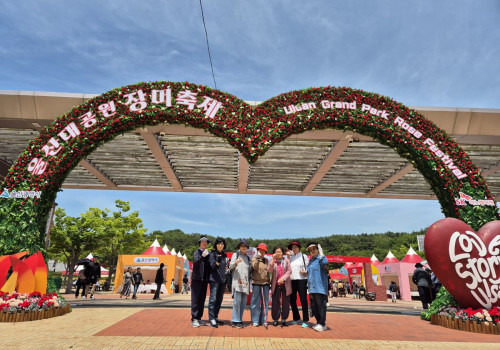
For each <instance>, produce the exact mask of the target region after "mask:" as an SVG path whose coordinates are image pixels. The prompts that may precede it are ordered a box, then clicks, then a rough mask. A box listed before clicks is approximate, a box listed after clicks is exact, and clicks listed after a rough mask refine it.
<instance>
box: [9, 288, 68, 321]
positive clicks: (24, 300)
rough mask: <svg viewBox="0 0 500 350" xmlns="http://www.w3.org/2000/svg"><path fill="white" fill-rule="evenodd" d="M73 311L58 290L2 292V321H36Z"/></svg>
mask: <svg viewBox="0 0 500 350" xmlns="http://www.w3.org/2000/svg"><path fill="white" fill-rule="evenodd" d="M70 311H71V308H70V305H69V304H68V303H67V302H66V300H64V298H61V297H60V296H59V295H58V294H57V293H56V292H53V293H47V294H43V295H42V294H40V293H38V292H35V293H29V294H19V293H14V294H8V293H4V292H0V322H22V321H34V320H41V319H44V318H51V317H55V316H61V315H64V314H66V313H68V312H70Z"/></svg>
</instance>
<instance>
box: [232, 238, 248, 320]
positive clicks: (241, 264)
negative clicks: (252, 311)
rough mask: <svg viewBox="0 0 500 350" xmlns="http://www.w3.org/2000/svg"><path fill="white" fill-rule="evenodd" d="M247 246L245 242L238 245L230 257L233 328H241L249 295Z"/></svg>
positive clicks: (242, 241)
mask: <svg viewBox="0 0 500 350" xmlns="http://www.w3.org/2000/svg"><path fill="white" fill-rule="evenodd" d="M248 248H249V245H248V242H247V241H245V240H241V241H240V243H239V244H238V251H237V252H236V253H234V254H233V256H232V257H231V263H230V264H229V269H230V270H231V271H233V282H232V291H231V292H232V294H233V298H234V302H233V319H232V321H233V324H232V326H233V327H236V328H243V312H244V311H245V305H246V303H247V298H248V294H250V267H251V266H250V259H249V258H248V256H247V251H248Z"/></svg>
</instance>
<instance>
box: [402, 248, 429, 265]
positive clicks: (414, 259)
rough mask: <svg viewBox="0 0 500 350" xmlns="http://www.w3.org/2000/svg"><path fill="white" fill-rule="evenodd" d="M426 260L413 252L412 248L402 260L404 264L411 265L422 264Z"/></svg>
mask: <svg viewBox="0 0 500 350" xmlns="http://www.w3.org/2000/svg"><path fill="white" fill-rule="evenodd" d="M423 260H424V259H422V258H421V257H420V256H419V255H418V254H417V252H415V251H414V250H413V248H412V247H410V249H408V253H406V256H405V257H404V258H403V260H401V262H403V263H410V264H416V263H419V262H422V261H423Z"/></svg>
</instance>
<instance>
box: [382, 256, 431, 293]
mask: <svg viewBox="0 0 500 350" xmlns="http://www.w3.org/2000/svg"><path fill="white" fill-rule="evenodd" d="M421 261H422V258H421V257H420V256H418V255H417V253H416V252H415V251H414V250H413V248H410V249H409V250H408V253H407V254H406V256H405V257H404V258H403V260H401V261H399V260H398V259H396V257H395V256H394V255H393V254H392V253H391V251H389V253H388V254H387V257H386V258H385V259H384V261H382V263H380V265H379V266H378V269H379V271H380V275H381V278H382V282H383V284H384V285H385V286H389V285H390V284H391V281H394V282H396V285H397V286H398V287H399V291H400V295H401V299H402V300H405V301H411V297H412V295H418V290H417V287H416V286H415V285H414V284H413V282H412V281H411V278H412V277H413V271H415V264H416V263H417V262H421ZM387 293H388V294H389V292H387Z"/></svg>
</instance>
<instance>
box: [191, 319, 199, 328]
mask: <svg viewBox="0 0 500 350" xmlns="http://www.w3.org/2000/svg"><path fill="white" fill-rule="evenodd" d="M191 326H193V327H199V326H200V324H199V323H198V320H193V322H191Z"/></svg>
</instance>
